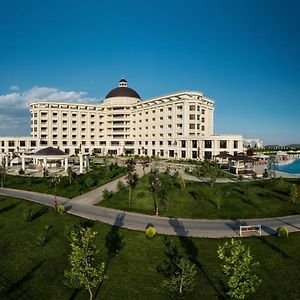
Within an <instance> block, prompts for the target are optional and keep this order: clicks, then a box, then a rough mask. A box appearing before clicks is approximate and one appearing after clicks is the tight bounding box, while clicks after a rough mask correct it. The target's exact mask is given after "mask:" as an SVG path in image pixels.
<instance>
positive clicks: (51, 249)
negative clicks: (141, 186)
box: [0, 197, 300, 300]
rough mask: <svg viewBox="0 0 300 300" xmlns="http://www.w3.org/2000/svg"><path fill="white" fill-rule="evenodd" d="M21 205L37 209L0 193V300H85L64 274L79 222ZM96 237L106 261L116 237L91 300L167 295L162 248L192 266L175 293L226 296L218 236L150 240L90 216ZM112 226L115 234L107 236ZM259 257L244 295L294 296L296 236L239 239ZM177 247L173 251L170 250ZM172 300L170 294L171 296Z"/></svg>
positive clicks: (298, 259) (299, 288) (299, 293)
mask: <svg viewBox="0 0 300 300" xmlns="http://www.w3.org/2000/svg"><path fill="white" fill-rule="evenodd" d="M26 208H32V209H34V211H35V212H38V211H39V210H40V209H41V208H42V209H43V208H44V207H43V206H41V205H38V204H34V203H30V202H26V201H23V200H19V199H13V198H8V197H0V237H1V238H0V253H1V256H0V270H1V271H0V287H4V292H2V294H1V293H0V299H30V300H35V299H39V300H41V299H47V300H50V299H55V300H57V299H78V300H79V299H80V300H81V299H88V293H87V292H85V291H78V292H76V291H74V290H72V289H69V288H67V287H66V286H65V285H64V284H63V281H64V277H63V272H64V270H65V268H66V267H67V264H68V253H69V251H70V248H69V246H68V240H67V235H66V232H68V231H69V230H70V228H71V226H72V225H74V224H80V223H81V222H86V221H85V220H84V219H81V218H78V217H73V216H69V215H66V216H59V215H58V214H57V213H55V211H54V210H53V209H51V208H48V209H47V210H46V211H43V210H41V211H40V212H39V213H38V214H37V215H36V218H35V219H34V220H33V221H31V222H25V221H24V220H23V218H22V215H23V212H24V210H25V209H26ZM46 225H51V226H52V228H51V229H50V230H49V234H50V240H49V241H48V243H46V245H45V246H38V245H36V238H37V236H39V235H41V234H42V233H43V232H44V231H45V226H46ZM93 228H94V229H95V230H97V231H98V235H97V239H96V243H97V247H98V248H99V250H100V255H101V257H102V259H103V260H104V261H105V262H106V261H107V252H108V249H107V248H106V246H105V245H106V243H105V240H106V237H107V236H110V237H112V236H116V235H117V236H118V238H117V240H119V241H121V243H122V247H121V249H120V250H119V253H118V255H117V256H116V257H112V258H111V259H110V261H109V263H108V267H107V276H108V278H107V279H105V281H104V282H103V285H102V286H101V288H100V290H99V294H98V297H97V299H107V300H110V299H118V300H119V299H125V300H127V299H128V300H131V299H137V300H138V299H157V300H160V299H161V300H164V299H171V297H170V296H169V294H168V293H167V292H166V291H165V290H163V289H162V288H161V282H162V280H163V279H164V275H163V274H162V273H161V272H159V271H158V270H159V269H160V268H159V267H161V266H162V264H163V262H164V261H167V260H168V257H167V255H166V253H170V252H171V253H173V254H174V253H176V251H177V252H178V254H176V255H182V256H185V257H189V258H190V259H191V260H193V261H194V262H195V263H196V265H197V270H198V273H197V277H196V286H195V291H194V292H193V293H192V294H190V295H186V296H185V297H182V298H180V299H205V300H210V299H226V298H225V297H224V296H225V292H224V286H223V285H224V280H225V277H224V276H223V275H222V274H221V272H220V266H219V260H218V257H217V254H216V250H217V247H218V245H220V244H223V243H224V242H225V239H196V238H193V239H192V238H178V237H169V239H170V246H169V247H167V246H166V245H165V244H164V239H165V237H164V236H156V237H155V238H154V239H153V240H149V239H147V238H146V237H145V235H144V233H140V232H135V231H131V230H125V229H115V230H113V229H112V228H113V227H110V226H108V225H104V224H101V223H99V222H95V223H94V225H93ZM112 232H114V234H112ZM243 242H244V243H245V244H246V245H248V246H250V247H251V250H252V253H253V256H254V258H255V260H256V261H259V262H260V268H259V276H260V277H261V278H262V285H261V287H260V288H259V289H258V290H257V292H256V294H255V295H251V296H250V297H249V298H248V299H289V300H293V299H294V300H296V299H299V298H300V285H299V280H300V273H299V269H300V251H297V249H299V247H300V234H298V233H297V234H292V235H291V236H290V237H289V238H288V239H281V238H277V237H251V238H244V239H243ZM174 249H176V251H174ZM172 299H174V298H172Z"/></svg>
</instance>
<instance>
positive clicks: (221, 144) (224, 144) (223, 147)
mask: <svg viewBox="0 0 300 300" xmlns="http://www.w3.org/2000/svg"><path fill="white" fill-rule="evenodd" d="M220 148H221V149H225V148H227V141H220Z"/></svg>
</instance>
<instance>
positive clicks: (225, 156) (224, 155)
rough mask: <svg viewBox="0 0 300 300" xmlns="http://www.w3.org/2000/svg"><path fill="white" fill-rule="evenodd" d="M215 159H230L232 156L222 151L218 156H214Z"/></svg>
mask: <svg viewBox="0 0 300 300" xmlns="http://www.w3.org/2000/svg"><path fill="white" fill-rule="evenodd" d="M215 157H220V158H228V157H232V155H231V154H229V153H228V152H227V151H223V152H220V154H218V155H216V156H215Z"/></svg>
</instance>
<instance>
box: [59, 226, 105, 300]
mask: <svg viewBox="0 0 300 300" xmlns="http://www.w3.org/2000/svg"><path fill="white" fill-rule="evenodd" d="M96 234H97V232H96V231H93V230H92V229H91V228H90V227H87V228H81V229H80V230H79V231H72V232H71V234H70V245H71V249H72V252H71V254H70V255H69V260H70V265H71V268H70V269H69V270H66V271H65V277H66V279H67V281H66V284H67V285H68V286H70V287H73V288H84V289H86V290H88V292H89V294H90V300H92V299H93V289H94V288H95V287H97V285H98V284H99V283H100V282H101V281H102V280H103V279H104V270H105V264H104V263H103V262H101V263H98V262H97V261H96V254H97V253H98V252H99V251H98V250H97V249H96V246H95V244H94V239H95V236H96Z"/></svg>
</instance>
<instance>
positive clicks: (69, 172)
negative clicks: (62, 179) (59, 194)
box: [67, 167, 76, 184]
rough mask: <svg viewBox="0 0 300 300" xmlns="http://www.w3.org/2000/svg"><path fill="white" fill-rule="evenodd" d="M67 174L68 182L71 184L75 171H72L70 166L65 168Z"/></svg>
mask: <svg viewBox="0 0 300 300" xmlns="http://www.w3.org/2000/svg"><path fill="white" fill-rule="evenodd" d="M67 176H68V179H69V184H71V183H72V181H73V179H74V178H75V177H76V173H75V172H73V170H72V168H71V167H68V169H67Z"/></svg>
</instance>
